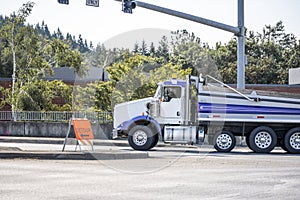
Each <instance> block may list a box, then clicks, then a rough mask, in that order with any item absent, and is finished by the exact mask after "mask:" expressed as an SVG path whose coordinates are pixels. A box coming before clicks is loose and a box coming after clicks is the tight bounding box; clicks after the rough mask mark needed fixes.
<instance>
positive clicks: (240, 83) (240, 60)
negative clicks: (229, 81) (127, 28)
mask: <svg viewBox="0 0 300 200" xmlns="http://www.w3.org/2000/svg"><path fill="white" fill-rule="evenodd" d="M115 1H120V2H122V0H115ZM134 2H135V3H136V6H138V7H142V8H146V9H148V10H153V11H156V12H160V13H164V14H168V15H172V16H175V17H179V18H182V19H186V20H190V21H194V22H197V23H200V24H204V25H207V26H211V27H214V28H218V29H221V30H224V31H228V32H231V33H234V34H235V35H236V36H237V37H238V48H237V49H238V50H237V64H238V65H237V88H238V89H245V34H244V31H245V28H244V0H238V26H237V27H234V26H230V25H227V24H223V23H220V22H216V21H213V20H209V19H205V18H202V17H198V16H195V15H190V14H187V13H183V12H179V11H175V10H171V9H168V8H164V7H160V6H156V5H153V4H149V3H144V2H141V1H134Z"/></svg>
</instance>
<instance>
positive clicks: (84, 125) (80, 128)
mask: <svg viewBox="0 0 300 200" xmlns="http://www.w3.org/2000/svg"><path fill="white" fill-rule="evenodd" d="M72 127H73V128H74V133H75V136H76V147H75V151H76V150H77V146H79V149H80V151H82V150H83V147H86V148H87V150H88V147H90V148H91V150H92V151H94V144H93V140H94V135H93V131H92V126H91V122H90V121H89V120H87V119H85V118H84V119H82V118H70V120H69V128H68V132H67V134H66V137H65V141H64V144H63V149H62V151H65V147H66V144H67V141H68V138H69V135H70V132H71V129H72Z"/></svg>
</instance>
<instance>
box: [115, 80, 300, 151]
mask: <svg viewBox="0 0 300 200" xmlns="http://www.w3.org/2000/svg"><path fill="white" fill-rule="evenodd" d="M208 79H209V80H211V82H212V83H208ZM112 135H113V138H116V137H119V136H124V135H125V136H127V137H128V142H129V145H130V146H131V147H132V148H133V149H135V150H149V149H151V148H153V147H154V146H155V145H156V144H157V143H158V141H159V140H162V141H163V142H165V143H171V144H172V143H173V144H190V145H197V144H202V143H203V142H204V141H206V142H209V143H212V144H213V145H214V148H215V149H216V150H217V151H219V152H230V151H231V150H232V149H233V148H234V147H235V145H236V137H237V136H241V137H242V138H244V139H245V141H246V144H247V146H248V147H249V148H250V149H251V150H253V151H254V152H257V153H268V152H270V151H272V150H273V149H274V148H275V147H276V146H279V147H282V149H284V150H285V151H287V152H289V153H300V96H299V95H298V96H297V95H295V96H288V95H286V94H281V95H278V94H272V93H262V94H259V92H255V91H251V92H249V91H247V90H242V91H240V90H237V89H234V88H232V87H230V86H229V85H226V84H224V83H222V82H221V81H218V80H217V79H215V78H213V77H211V76H206V77H204V78H203V77H201V76H200V77H195V76H187V77H186V79H185V80H180V79H176V78H173V79H171V80H168V81H165V82H161V83H159V84H158V88H157V90H156V93H155V95H154V97H149V98H145V99H139V100H134V101H130V102H125V103H122V104H118V105H116V106H115V108H114V130H113V133H112ZM205 138H206V140H205Z"/></svg>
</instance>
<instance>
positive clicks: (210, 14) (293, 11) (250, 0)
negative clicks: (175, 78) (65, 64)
mask: <svg viewBox="0 0 300 200" xmlns="http://www.w3.org/2000/svg"><path fill="white" fill-rule="evenodd" d="M32 1H33V2H35V3H36V4H35V6H34V8H33V12H32V14H31V15H30V17H29V18H28V22H29V23H30V24H36V23H38V22H39V23H41V22H42V21H43V20H44V21H45V23H46V24H47V25H48V27H49V29H50V31H51V33H53V31H55V30H57V28H58V27H59V28H60V30H61V31H62V32H63V34H66V33H67V32H69V33H70V34H72V35H75V36H76V38H78V35H79V34H81V35H82V37H83V38H84V39H87V40H88V41H92V42H93V44H94V45H96V44H98V43H105V42H106V41H107V40H109V39H111V38H113V37H114V36H116V35H119V34H122V33H124V32H128V31H132V30H136V29H144V28H147V30H150V29H149V28H151V29H158V30H160V31H162V30H161V29H164V30H170V31H171V30H172V31H175V30H181V29H187V30H188V31H189V32H194V33H195V34H196V36H198V37H200V38H201V40H202V41H203V42H208V43H209V44H211V45H214V44H215V43H216V42H220V41H221V42H223V43H226V42H228V41H229V40H230V39H231V38H232V37H233V34H232V33H228V32H225V31H222V30H218V29H215V28H212V27H207V26H205V25H201V24H197V23H195V22H190V21H187V20H183V19H179V18H176V17H172V16H168V15H165V14H161V13H158V12H154V11H150V10H146V9H144V8H139V7H137V8H136V9H135V10H133V14H125V13H123V12H122V11H121V4H120V3H119V2H116V1H114V0H100V7H89V6H86V5H85V0H69V1H70V4H69V5H63V4H59V3H58V2H57V0H32ZM141 1H144V2H147V3H152V4H155V5H159V6H162V7H168V8H170V9H174V10H178V11H182V12H186V13H189V14H193V15H196V16H199V17H203V18H207V19H211V20H215V21H218V22H221V23H225V24H228V25H232V26H237V0H141ZM25 2H27V0H1V1H0V14H2V15H9V14H10V13H12V12H13V11H17V10H18V9H19V8H20V7H21V6H22V4H23V3H25ZM299 9H300V1H299V0H245V26H246V27H247V28H248V29H249V30H254V31H255V32H261V31H262V28H263V27H264V25H266V24H271V25H275V23H276V22H278V21H279V20H282V21H283V23H284V25H285V27H286V32H287V33H293V34H295V35H296V36H297V38H298V39H300V24H299V19H300V12H299ZM146 32H147V31H146ZM158 32H159V31H158ZM138 33H139V32H138ZM152 33H153V31H152V32H151V31H150V32H149V35H152ZM162 33H165V31H162ZM143 34H145V30H144V31H143V32H141V33H140V35H143ZM153 34H154V33H153ZM154 35H155V34H154ZM134 37H136V36H134ZM141 37H143V36H141ZM159 39H160V38H157V40H159ZM123 40H124V37H123ZM110 41H111V40H110ZM146 42H147V39H146ZM149 42H150V41H149Z"/></svg>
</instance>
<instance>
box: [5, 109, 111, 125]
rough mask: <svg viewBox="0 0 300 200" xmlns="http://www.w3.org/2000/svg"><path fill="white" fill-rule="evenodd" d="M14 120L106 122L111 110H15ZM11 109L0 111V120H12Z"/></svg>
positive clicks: (109, 120)
mask: <svg viewBox="0 0 300 200" xmlns="http://www.w3.org/2000/svg"><path fill="white" fill-rule="evenodd" d="M14 115H15V119H16V120H15V121H24V122H27V121H47V122H67V121H69V120H70V118H71V117H73V118H87V119H89V120H90V121H91V122H99V123H101V124H106V123H110V122H112V113H111V112H60V111H47V112H39V111H20V112H15V113H14ZM13 120H14V117H13V114H12V112H11V111H0V121H13Z"/></svg>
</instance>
